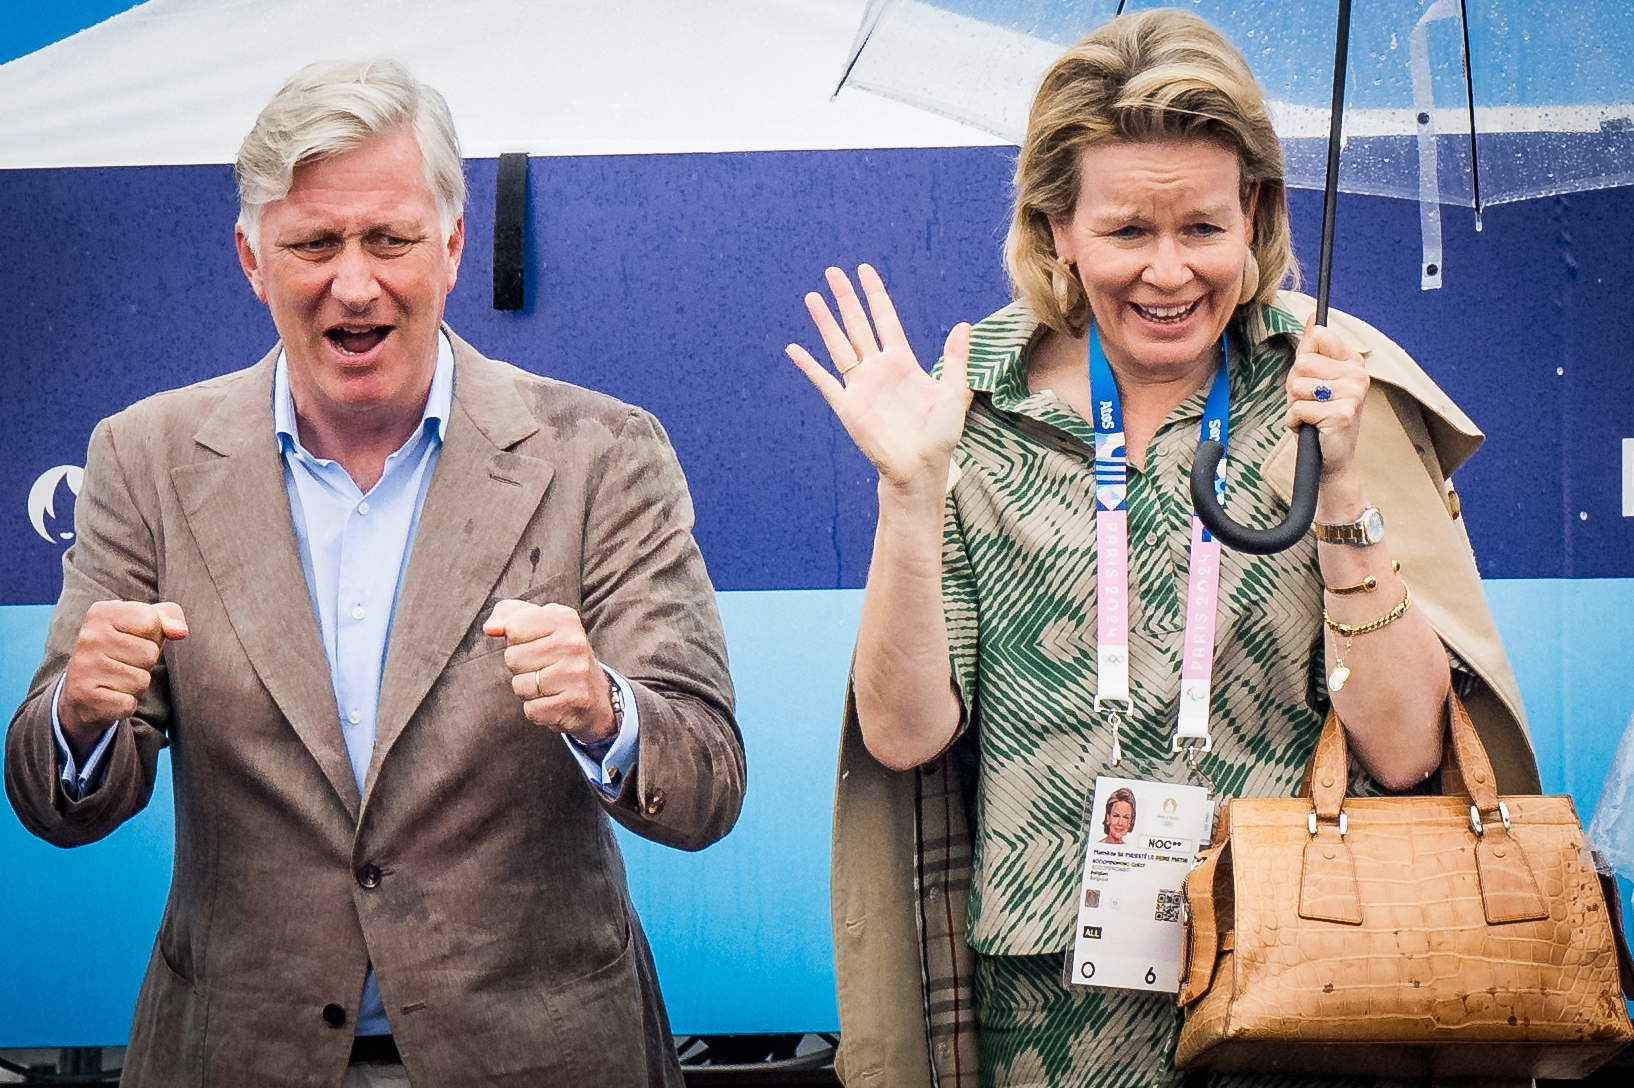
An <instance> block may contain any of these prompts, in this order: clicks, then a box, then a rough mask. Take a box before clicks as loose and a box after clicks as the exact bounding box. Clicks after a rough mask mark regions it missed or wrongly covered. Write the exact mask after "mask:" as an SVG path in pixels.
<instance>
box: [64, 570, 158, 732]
mask: <svg viewBox="0 0 1634 1088" xmlns="http://www.w3.org/2000/svg"><path fill="white" fill-rule="evenodd" d="M186 637H187V619H186V617H184V616H183V615H182V607H181V605H179V604H172V603H171V602H170V601H160V602H159V603H158V604H142V603H141V602H139V601H97V602H96V603H95V604H93V605H92V606H91V607H90V609H89V610H87V611H86V613H85V622H84V623H83V624H81V625H80V629H79V637H78V638H77V639H75V641H74V652H73V653H72V654H71V655H70V656H69V658H68V668H67V669H66V670H65V673H64V679H63V684H62V696H61V698H60V699H59V700H58V702H57V718H58V720H59V721H60V722H61V723H62V731H63V734H64V735H65V736H66V737H67V738H68V742H69V744H70V745H71V746H73V747H74V748H75V749H79V748H81V747H84V748H85V749H86V750H89V748H90V746H91V745H92V744H94V743H95V742H96V738H97V737H98V736H99V735H101V733H102V731H103V730H105V729H107V728H108V726H109V725H110V724H112V723H113V722H116V721H119V720H120V719H121V718H128V717H130V716H131V715H132V714H134V713H135V712H136V702H137V699H139V698H140V697H141V695H142V693H143V692H144V691H146V690H147V689H148V685H149V684H151V683H152V682H153V667H154V666H155V665H157V664H158V663H159V651H160V649H161V648H163V646H164V642H165V639H167V638H168V639H184V638H186ZM76 754H78V753H76Z"/></svg>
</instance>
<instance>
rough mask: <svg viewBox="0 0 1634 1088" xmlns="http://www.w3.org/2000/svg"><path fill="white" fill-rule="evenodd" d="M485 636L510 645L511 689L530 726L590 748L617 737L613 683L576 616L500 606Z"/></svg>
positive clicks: (555, 608) (520, 604)
mask: <svg viewBox="0 0 1634 1088" xmlns="http://www.w3.org/2000/svg"><path fill="white" fill-rule="evenodd" d="M482 631H483V633H484V634H486V635H490V636H492V637H493V638H503V639H504V640H505V642H506V647H505V667H506V668H507V669H510V670H511V690H512V691H514V692H515V693H516V695H517V697H518V698H519V699H521V700H522V713H523V714H524V715H526V716H527V719H528V721H530V722H536V723H538V724H539V725H543V726H547V727H549V728H551V729H554V730H556V732H558V733H566V734H567V735H568V736H570V737H572V738H573V739H574V740H576V741H578V742H579V743H580V744H583V745H587V746H594V745H598V744H607V743H610V742H611V741H612V740H613V738H614V737H616V736H618V722H617V720H616V718H615V717H614V715H613V695H612V690H611V688H612V681H611V680H610V679H609V677H608V676H607V673H606V672H605V671H603V669H602V667H601V664H600V663H599V662H598V661H597V660H596V655H595V654H593V653H591V651H590V639H589V638H588V637H586V636H585V633H584V625H583V624H582V623H580V622H579V614H578V613H577V612H575V611H573V609H571V608H568V607H567V606H566V605H560V604H547V605H537V604H528V603H526V602H525V601H500V602H499V603H498V604H496V605H494V610H493V612H492V613H491V614H490V615H489V616H488V619H487V620H486V621H484V623H483V625H482Z"/></svg>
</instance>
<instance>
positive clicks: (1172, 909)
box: [1152, 888, 1180, 922]
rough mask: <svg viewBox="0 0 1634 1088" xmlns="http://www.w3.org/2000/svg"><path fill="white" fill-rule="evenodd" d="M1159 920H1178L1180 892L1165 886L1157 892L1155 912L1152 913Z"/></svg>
mask: <svg viewBox="0 0 1634 1088" xmlns="http://www.w3.org/2000/svg"><path fill="white" fill-rule="evenodd" d="M1152 917H1153V919H1155V920H1156V921H1159V922H1178V921H1180V893H1179V892H1177V891H1170V890H1169V889H1167V888H1164V889H1162V890H1161V891H1159V892H1158V893H1157V912H1156V913H1155V914H1153V915H1152Z"/></svg>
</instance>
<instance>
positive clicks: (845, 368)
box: [840, 359, 862, 378]
mask: <svg viewBox="0 0 1634 1088" xmlns="http://www.w3.org/2000/svg"><path fill="white" fill-rule="evenodd" d="M861 365H862V360H861V359H853V360H851V365H850V366H842V367H840V377H842V378H843V377H845V376H846V375H847V374H849V373H851V372H852V371H853V370H855V369H857V368H858V367H859V366H861Z"/></svg>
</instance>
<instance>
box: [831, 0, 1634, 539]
mask: <svg viewBox="0 0 1634 1088" xmlns="http://www.w3.org/2000/svg"><path fill="white" fill-rule="evenodd" d="M1163 6H1170V7H1181V8H1184V9H1186V10H1190V11H1193V12H1195V13H1196V14H1198V15H1200V16H1202V17H1203V18H1205V19H1207V20H1208V21H1209V22H1211V23H1213V24H1214V25H1215V26H1216V27H1218V28H1220V30H1221V31H1222V32H1223V33H1224V34H1225V35H1226V37H1227V38H1229V39H1230V40H1231V41H1232V43H1233V44H1234V45H1236V47H1237V48H1238V49H1239V50H1241V51H1242V53H1243V55H1244V57H1246V58H1247V60H1248V63H1249V65H1250V66H1251V67H1252V68H1253V69H1254V73H1255V75H1256V77H1257V78H1258V79H1259V81H1260V84H1261V86H1262V87H1264V89H1265V92H1266V95H1267V97H1268V99H1269V100H1270V109H1271V117H1272V123H1273V124H1274V125H1275V126H1276V129H1277V134H1278V135H1279V136H1280V137H1281V139H1282V143H1283V147H1284V151H1285V156H1286V161H1287V178H1288V183H1289V184H1290V185H1294V186H1298V187H1302V188H1312V189H1323V190H1324V191H1325V193H1326V199H1325V200H1324V205H1323V215H1322V249H1321V255H1320V259H1319V261H1318V265H1317V269H1318V271H1317V313H1316V318H1317V321H1318V322H1321V323H1326V321H1327V310H1328V283H1329V278H1330V273H1331V268H1332V253H1333V230H1334V193H1335V192H1336V191H1337V190H1344V191H1346V192H1352V193H1364V194H1370V195H1375V196H1387V197H1399V198H1402V199H1407V200H1416V201H1418V205H1419V224H1420V228H1421V234H1422V238H1423V260H1422V263H1421V266H1420V273H1421V278H1420V284H1421V286H1422V287H1423V288H1424V289H1425V290H1432V289H1434V288H1438V287H1440V286H1441V280H1442V274H1443V264H1442V257H1441V248H1442V247H1441V208H1442V206H1443V205H1454V206H1462V207H1468V208H1473V209H1474V211H1475V229H1476V230H1480V229H1481V213H1482V211H1483V210H1484V209H1485V208H1487V207H1490V206H1491V205H1493V204H1499V203H1505V202H1508V201H1514V200H1525V199H1528V198H1532V197H1541V196H1550V195H1557V194H1563V193H1571V192H1579V191H1582V190H1586V189H1600V188H1606V187H1610V186H1615V185H1629V184H1634V64H1631V63H1630V62H1629V60H1628V58H1629V57H1630V56H1631V55H1634V0H1569V2H1568V0H1360V2H1357V3H1353V2H1352V0H1189V2H1184V0H1183V2H1181V3H1178V4H1176V3H1172V2H1171V3H1170V4H1166V5H1165V4H1161V3H1152V2H1142V0H870V3H869V5H868V8H867V10H866V12H865V13H864V15H863V21H862V25H861V26H860V27H859V28H858V30H857V35H856V39H855V41H854V42H853V45H852V49H851V53H850V56H849V57H848V58H847V63H846V66H845V70H844V75H843V76H842V77H841V79H840V84H839V87H838V88H836V90H835V93H836V94H838V93H839V91H840V90H842V89H844V88H846V87H848V86H849V87H857V88H859V89H862V90H866V91H871V92H873V93H875V94H880V95H884V96H886V97H889V98H894V99H897V100H899V101H902V102H906V103H908V104H910V105H913V106H918V107H920V108H922V109H926V110H930V111H932V112H934V113H939V114H942V115H943V116H946V117H951V118H953V119H955V120H958V121H961V122H963V123H965V124H968V125H972V126H974V127H976V128H980V129H983V130H985V131H988V132H992V133H994V134H996V135H998V136H1001V137H1004V138H1007V139H1010V140H1013V141H1015V142H1017V143H1019V142H1020V141H1021V139H1022V136H1023V134H1024V132H1025V130H1026V125H1027V111H1028V108H1029V106H1030V105H1031V103H1032V97H1033V93H1034V91H1035V89H1036V88H1037V86H1038V83H1039V81H1040V79H1041V78H1042V76H1043V74H1044V71H1045V69H1046V68H1048V67H1049V65H1050V64H1051V63H1052V62H1053V61H1054V60H1055V59H1056V58H1057V57H1058V56H1060V55H1061V53H1062V52H1063V51H1064V50H1065V49H1066V48H1067V46H1069V45H1070V44H1071V43H1072V42H1074V41H1076V40H1077V39H1078V38H1079V37H1081V36H1082V35H1083V34H1084V33H1086V32H1087V31H1089V30H1091V29H1093V28H1094V27H1095V26H1097V25H1098V24H1100V23H1101V22H1104V21H1105V20H1106V19H1108V18H1111V17H1112V16H1114V15H1116V14H1119V13H1121V12H1123V11H1125V10H1131V11H1133V10H1140V9H1143V8H1148V7H1163ZM1347 58H1348V63H1347ZM1222 454H1223V451H1222V450H1221V449H1220V448H1219V445H1218V443H1209V442H1205V443H1203V444H1202V445H1201V447H1200V448H1199V450H1198V454H1197V460H1196V462H1195V463H1194V464H1193V466H1192V478H1191V484H1192V487H1191V490H1192V497H1193V500H1194V502H1195V503H1196V506H1197V510H1198V514H1199V516H1200V517H1201V518H1202V519H1203V521H1204V523H1205V524H1206V525H1207V526H1208V528H1209V530H1210V531H1211V532H1213V533H1214V534H1215V535H1216V536H1218V537H1219V538H1220V539H1221V540H1222V542H1224V543H1226V544H1228V545H1230V546H1231V547H1233V548H1236V549H1238V550H1240V551H1249V552H1257V553H1266V552H1274V551H1281V550H1283V549H1285V548H1287V547H1290V546H1291V545H1292V544H1293V543H1294V542H1295V541H1296V540H1298V539H1299V538H1300V537H1301V536H1302V535H1303V534H1304V532H1305V531H1306V530H1307V529H1308V528H1309V527H1310V522H1311V519H1312V517H1313V516H1314V515H1315V511H1316V487H1317V482H1318V478H1319V476H1320V472H1321V452H1320V449H1319V447H1318V444H1317V441H1316V432H1315V430H1314V429H1313V428H1310V427H1304V428H1301V434H1300V442H1299V460H1298V469H1297V471H1296V474H1295V484H1294V495H1293V501H1292V503H1291V504H1290V508H1289V514H1288V517H1287V519H1286V520H1285V521H1284V522H1283V524H1282V525H1280V526H1276V527H1274V528H1272V529H1266V530H1250V529H1245V528H1244V527H1243V526H1240V525H1237V524H1235V523H1234V522H1232V521H1231V520H1230V519H1229V518H1227V517H1226V515H1225V513H1224V511H1223V510H1221V509H1220V507H1219V504H1218V503H1217V502H1216V501H1215V493H1214V487H1213V486H1212V485H1213V479H1214V469H1215V466H1216V465H1217V464H1218V462H1219V459H1220V457H1221V455H1222Z"/></svg>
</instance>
